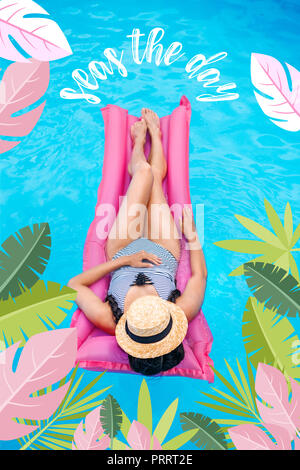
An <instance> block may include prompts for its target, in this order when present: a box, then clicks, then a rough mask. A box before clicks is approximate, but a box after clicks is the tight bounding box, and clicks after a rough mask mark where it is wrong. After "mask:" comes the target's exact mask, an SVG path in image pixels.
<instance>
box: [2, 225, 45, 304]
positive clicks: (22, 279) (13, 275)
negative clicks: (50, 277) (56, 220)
mask: <svg viewBox="0 0 300 470" xmlns="http://www.w3.org/2000/svg"><path fill="white" fill-rule="evenodd" d="M1 246H2V248H3V251H1V250H0V299H4V300H5V299H7V298H8V297H9V296H11V297H17V296H18V295H20V294H21V293H22V291H24V290H25V288H27V289H29V288H30V287H32V286H33V285H34V284H35V283H36V281H37V280H38V279H39V275H41V274H42V273H43V272H44V270H45V268H46V265H47V262H48V260H49V256H50V246H51V238H50V228H49V225H48V224H47V223H42V224H33V227H32V229H31V228H30V227H29V225H28V226H26V227H23V228H21V229H20V230H19V232H16V233H15V234H14V235H10V237H8V238H7V239H6V240H5V242H4V243H2V245H1Z"/></svg>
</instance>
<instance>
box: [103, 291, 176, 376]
mask: <svg viewBox="0 0 300 470" xmlns="http://www.w3.org/2000/svg"><path fill="white" fill-rule="evenodd" d="M180 295H181V292H180V290H178V289H174V290H173V291H172V292H171V293H170V295H169V297H168V301H169V302H174V303H175V301H176V299H177V297H179V296H180ZM105 300H106V301H107V302H108V303H109V305H110V308H111V310H112V313H113V316H114V320H115V322H116V323H118V321H119V320H120V318H121V316H122V315H123V312H122V310H121V309H120V308H119V306H118V303H117V301H116V299H115V298H114V296H113V295H107V297H106V299H105ZM183 358H184V348H183V344H182V343H180V344H179V346H177V348H175V349H173V351H171V352H169V353H167V354H164V355H163V356H159V357H154V358H148V359H141V358H139V357H133V356H131V355H130V354H128V359H129V364H130V367H131V369H132V370H134V371H135V372H138V373H139V374H143V375H156V374H159V373H160V372H163V371H166V370H169V369H172V368H173V367H175V366H177V364H179V363H180V362H181V361H182V359H183Z"/></svg>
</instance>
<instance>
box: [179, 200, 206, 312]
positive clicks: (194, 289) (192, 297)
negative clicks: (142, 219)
mask: <svg viewBox="0 0 300 470" xmlns="http://www.w3.org/2000/svg"><path fill="white" fill-rule="evenodd" d="M182 231H183V233H184V235H185V237H186V239H187V241H188V244H189V247H190V263H191V277H190V279H189V280H188V282H187V284H186V287H185V290H184V291H183V293H182V295H181V296H180V297H178V298H177V300H176V304H177V305H179V306H180V307H181V308H182V310H183V311H184V312H185V314H186V317H187V319H188V321H191V320H193V318H194V317H195V316H196V315H197V313H198V312H199V310H200V308H201V306H202V304H203V300H204V294H205V289H206V279H207V269H206V263H205V258H204V254H203V251H202V247H201V243H200V240H199V237H198V234H197V231H196V226H195V223H194V219H193V213H192V211H191V210H190V209H188V208H184V212H183V223H182Z"/></svg>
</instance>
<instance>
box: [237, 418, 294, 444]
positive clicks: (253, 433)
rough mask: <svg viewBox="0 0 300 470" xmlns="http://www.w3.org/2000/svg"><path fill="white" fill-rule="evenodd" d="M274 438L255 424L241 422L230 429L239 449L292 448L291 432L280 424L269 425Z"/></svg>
mask: <svg viewBox="0 0 300 470" xmlns="http://www.w3.org/2000/svg"><path fill="white" fill-rule="evenodd" d="M267 429H268V431H270V433H271V434H272V436H273V437H274V439H276V444H275V443H274V442H273V441H272V439H271V438H270V437H269V436H268V435H267V434H266V433H265V432H264V431H263V430H262V429H260V428H259V427H258V426H255V424H241V425H240V426H235V427H234V428H230V429H229V430H228V432H229V435H230V438H231V440H232V442H233V443H234V445H235V447H236V448H237V449H238V450H291V440H290V438H289V433H288V432H287V431H286V430H285V429H284V428H281V427H280V426H268V428H267Z"/></svg>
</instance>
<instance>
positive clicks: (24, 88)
mask: <svg viewBox="0 0 300 470" xmlns="http://www.w3.org/2000/svg"><path fill="white" fill-rule="evenodd" d="M48 84H49V63H48V62H38V61H36V60H32V61H31V62H28V63H26V64H18V63H15V64H11V65H9V66H8V68H7V69H6V71H5V73H4V75H3V79H2V81H1V83H0V98H1V100H0V135H3V136H8V137H21V136H24V135H27V134H29V132H31V131H32V129H33V128H34V126H35V125H36V123H37V122H38V120H39V118H40V116H41V114H42V111H43V109H44V106H45V101H44V102H43V103H42V104H40V105H39V106H37V107H36V108H34V109H32V110H31V111H27V112H25V113H23V114H21V115H19V116H13V114H14V113H17V112H18V111H20V110H22V109H24V108H26V107H28V106H30V105H32V104H34V103H35V102H36V101H37V100H39V99H40V98H41V97H42V96H43V95H44V93H45V92H46V90H47V88H48ZM19 143H20V142H8V141H5V140H2V139H0V153H3V152H6V151H7V150H9V149H10V148H12V147H15V146H16V145H18V144H19Z"/></svg>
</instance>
